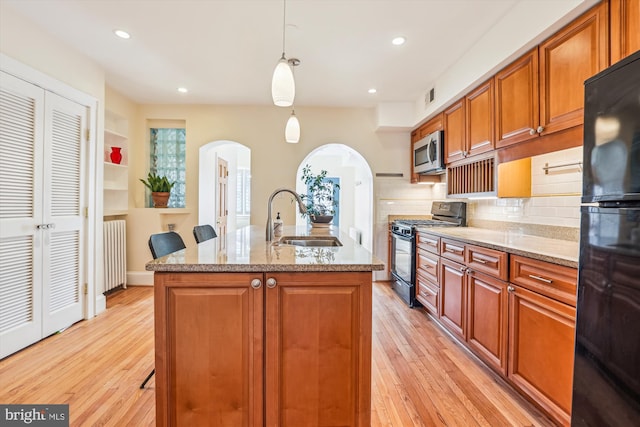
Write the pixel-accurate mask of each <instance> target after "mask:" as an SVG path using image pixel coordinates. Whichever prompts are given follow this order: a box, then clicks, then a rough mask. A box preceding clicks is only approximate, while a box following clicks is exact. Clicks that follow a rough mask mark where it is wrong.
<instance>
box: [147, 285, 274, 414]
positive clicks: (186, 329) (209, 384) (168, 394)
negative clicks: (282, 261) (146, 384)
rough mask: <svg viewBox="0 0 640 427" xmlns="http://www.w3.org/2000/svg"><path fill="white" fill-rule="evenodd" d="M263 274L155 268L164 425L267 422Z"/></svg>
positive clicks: (158, 404) (159, 398) (160, 406)
mask: <svg viewBox="0 0 640 427" xmlns="http://www.w3.org/2000/svg"><path fill="white" fill-rule="evenodd" d="M185 276H188V279H185ZM256 278H260V279H261V278H262V274H252V273H236V274H233V273H217V274H208V273H192V274H189V275H180V274H171V273H158V272H156V273H155V297H154V300H155V312H156V325H155V340H156V347H157V351H156V361H155V366H156V395H157V396H156V399H157V401H156V409H157V411H156V423H157V425H158V426H165V425H171V426H180V425H208V424H209V423H210V422H211V420H217V423H218V424H219V425H234V426H261V425H263V418H262V413H263V409H262V408H263V406H262V404H263V403H262V402H263V392H262V390H263V387H262V383H263V377H262V373H263V370H262V365H263V362H262V354H263V353H262V352H263V340H262V337H263V332H262V331H263V323H262V322H263V305H262V301H263V299H262V298H263V293H262V290H261V289H260V290H255V289H253V288H252V287H251V281H252V280H253V279H256ZM205 285H206V286H205ZM167 373H169V375H167Z"/></svg>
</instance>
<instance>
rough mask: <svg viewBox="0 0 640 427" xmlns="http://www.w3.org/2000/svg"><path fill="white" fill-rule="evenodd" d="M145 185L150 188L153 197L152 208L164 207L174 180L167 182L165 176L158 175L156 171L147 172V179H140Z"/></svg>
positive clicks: (167, 201)
mask: <svg viewBox="0 0 640 427" xmlns="http://www.w3.org/2000/svg"><path fill="white" fill-rule="evenodd" d="M140 182H142V183H143V184H144V185H145V187H147V188H148V189H149V190H151V197H152V198H153V207H154V208H166V207H167V204H168V203H169V196H171V189H172V188H173V186H174V185H175V184H176V182H175V181H174V182H169V180H168V179H167V177H166V176H158V175H156V173H155V172H154V173H151V172H149V175H147V179H146V180H144V179H142V178H141V179H140Z"/></svg>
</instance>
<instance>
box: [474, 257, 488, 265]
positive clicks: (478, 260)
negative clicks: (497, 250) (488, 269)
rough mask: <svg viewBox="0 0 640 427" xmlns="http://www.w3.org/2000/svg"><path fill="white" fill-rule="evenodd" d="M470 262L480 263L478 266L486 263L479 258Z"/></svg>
mask: <svg viewBox="0 0 640 427" xmlns="http://www.w3.org/2000/svg"><path fill="white" fill-rule="evenodd" d="M471 262H478V263H480V264H486V263H487V261H485V260H483V259H480V258H473V259H472V260H471Z"/></svg>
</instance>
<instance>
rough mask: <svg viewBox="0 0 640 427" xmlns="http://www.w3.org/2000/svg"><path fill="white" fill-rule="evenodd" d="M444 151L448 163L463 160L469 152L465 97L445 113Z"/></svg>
mask: <svg viewBox="0 0 640 427" xmlns="http://www.w3.org/2000/svg"><path fill="white" fill-rule="evenodd" d="M443 121H444V147H445V149H444V151H445V156H446V160H445V161H446V163H447V164H449V163H452V162H455V161H456V160H462V159H464V158H465V157H466V154H467V152H468V150H467V148H466V147H467V142H466V137H465V132H466V129H465V102H464V99H461V100H460V101H458V102H456V103H455V104H453V105H452V106H451V107H449V108H448V109H447V110H445V112H444V115H443Z"/></svg>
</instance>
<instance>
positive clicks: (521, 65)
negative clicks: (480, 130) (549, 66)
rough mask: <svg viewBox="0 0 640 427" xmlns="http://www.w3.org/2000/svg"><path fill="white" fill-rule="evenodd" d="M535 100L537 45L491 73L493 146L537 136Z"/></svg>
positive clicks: (537, 106)
mask: <svg viewBox="0 0 640 427" xmlns="http://www.w3.org/2000/svg"><path fill="white" fill-rule="evenodd" d="M538 101H539V92H538V48H535V49H533V50H532V51H530V52H529V53H527V54H525V55H523V56H522V57H521V58H520V59H518V60H516V61H515V62H513V63H512V64H511V65H509V66H507V67H506V68H504V69H503V70H501V71H499V72H498V73H497V74H496V76H495V126H496V142H495V145H496V148H500V147H506V146H507V145H511V144H515V143H517V142H521V141H526V140H528V139H531V138H536V137H537V136H538V133H537V132H536V131H535V129H537V128H538V125H539V121H540V119H539V117H540V116H539V112H540V107H539V104H538ZM532 131H533V132H532Z"/></svg>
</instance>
